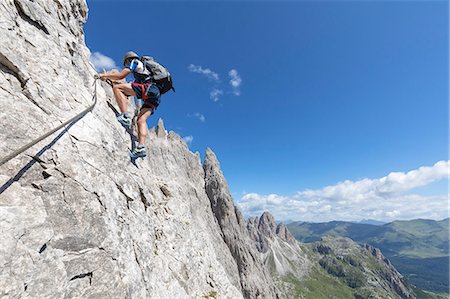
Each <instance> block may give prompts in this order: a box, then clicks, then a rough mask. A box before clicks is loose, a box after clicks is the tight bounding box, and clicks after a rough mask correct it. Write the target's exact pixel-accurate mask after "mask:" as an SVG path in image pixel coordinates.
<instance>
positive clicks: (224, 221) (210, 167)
mask: <svg viewBox="0 0 450 299" xmlns="http://www.w3.org/2000/svg"><path fill="white" fill-rule="evenodd" d="M203 169H204V171H205V188H206V193H207V194H208V197H209V200H210V202H211V208H212V210H213V213H214V215H215V217H216V219H217V221H218V223H219V226H220V228H221V230H222V234H223V238H224V240H225V243H226V244H227V245H228V248H229V249H230V252H231V254H232V255H233V257H234V259H235V260H236V264H237V267H238V270H239V274H240V280H241V287H242V293H243V294H244V297H245V298H276V297H277V294H276V291H275V287H274V285H273V281H272V279H271V277H270V274H269V273H268V271H267V270H266V269H265V268H264V267H263V266H262V261H261V259H260V257H259V255H258V252H257V251H256V249H255V248H254V245H253V243H252V241H251V239H250V236H249V235H248V231H247V228H246V226H245V220H244V218H243V216H242V214H241V212H240V211H239V209H238V208H237V207H236V206H235V205H234V202H233V198H232V197H231V194H230V191H229V189H228V184H227V182H226V181H225V178H224V176H223V174H222V171H221V169H220V164H219V161H218V160H217V157H216V155H215V154H214V152H213V151H212V150H211V149H210V148H208V149H207V150H206V157H205V162H204V164H203Z"/></svg>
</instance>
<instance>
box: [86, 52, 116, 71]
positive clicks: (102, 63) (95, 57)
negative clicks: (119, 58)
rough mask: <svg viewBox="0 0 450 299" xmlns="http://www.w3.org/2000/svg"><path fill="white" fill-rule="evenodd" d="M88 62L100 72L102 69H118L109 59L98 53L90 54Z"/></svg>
mask: <svg viewBox="0 0 450 299" xmlns="http://www.w3.org/2000/svg"><path fill="white" fill-rule="evenodd" d="M90 60H91V62H92V64H93V65H94V66H95V68H96V69H97V70H98V71H102V70H103V69H106V70H110V69H119V68H118V67H117V65H116V63H115V62H114V60H113V59H112V58H111V57H108V56H106V55H103V54H102V53H100V52H94V53H92V54H91V57H90Z"/></svg>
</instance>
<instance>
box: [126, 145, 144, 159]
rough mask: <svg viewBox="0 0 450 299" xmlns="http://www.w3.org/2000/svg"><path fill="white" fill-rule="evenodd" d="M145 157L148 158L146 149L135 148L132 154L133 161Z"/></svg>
mask: <svg viewBox="0 0 450 299" xmlns="http://www.w3.org/2000/svg"><path fill="white" fill-rule="evenodd" d="M145 156H147V152H146V151H145V147H135V148H134V149H133V150H132V151H131V152H130V158H131V159H137V158H144V157H145Z"/></svg>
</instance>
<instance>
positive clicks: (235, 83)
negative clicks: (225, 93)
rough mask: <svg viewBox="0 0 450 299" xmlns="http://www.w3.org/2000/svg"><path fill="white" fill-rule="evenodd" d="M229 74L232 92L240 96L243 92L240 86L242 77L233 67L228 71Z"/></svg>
mask: <svg viewBox="0 0 450 299" xmlns="http://www.w3.org/2000/svg"><path fill="white" fill-rule="evenodd" d="M228 76H230V85H231V88H232V92H233V93H234V94H235V95H237V96H239V95H240V94H241V90H240V86H241V84H242V78H241V76H239V74H238V71H237V70H235V69H231V70H230V71H229V72H228Z"/></svg>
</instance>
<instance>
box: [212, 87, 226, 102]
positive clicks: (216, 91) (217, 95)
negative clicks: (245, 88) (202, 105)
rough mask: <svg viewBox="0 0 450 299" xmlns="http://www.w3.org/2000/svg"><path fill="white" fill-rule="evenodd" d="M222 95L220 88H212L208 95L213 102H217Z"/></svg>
mask: <svg viewBox="0 0 450 299" xmlns="http://www.w3.org/2000/svg"><path fill="white" fill-rule="evenodd" d="M222 95H223V91H222V90H221V89H217V88H213V90H211V92H210V93H209V97H210V99H211V100H213V101H214V102H217V101H218V100H219V99H220V97H221V96H222Z"/></svg>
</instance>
